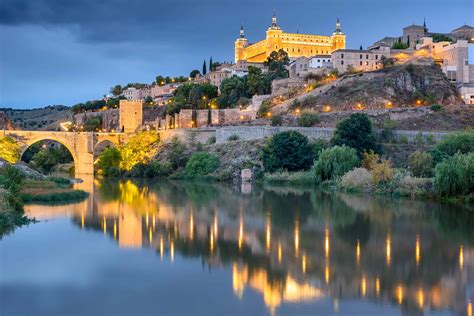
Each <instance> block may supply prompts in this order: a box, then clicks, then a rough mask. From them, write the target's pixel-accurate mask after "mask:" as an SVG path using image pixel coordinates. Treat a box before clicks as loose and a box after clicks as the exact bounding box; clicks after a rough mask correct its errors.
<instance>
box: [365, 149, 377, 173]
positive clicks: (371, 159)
mask: <svg viewBox="0 0 474 316" xmlns="http://www.w3.org/2000/svg"><path fill="white" fill-rule="evenodd" d="M379 159H380V158H379V155H377V154H376V153H375V152H374V151H373V150H370V151H369V152H364V153H363V154H362V167H364V168H365V169H367V170H372V168H373V166H374V165H375V164H376V163H377V162H378V161H379Z"/></svg>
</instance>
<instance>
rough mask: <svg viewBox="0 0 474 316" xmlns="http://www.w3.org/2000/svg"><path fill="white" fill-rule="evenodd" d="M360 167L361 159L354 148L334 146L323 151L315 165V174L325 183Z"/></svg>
mask: <svg viewBox="0 0 474 316" xmlns="http://www.w3.org/2000/svg"><path fill="white" fill-rule="evenodd" d="M358 165H359V159H358V157H357V152H356V150H355V149H354V148H349V147H346V146H334V147H332V148H327V149H323V150H322V151H321V153H320V154H319V157H318V160H317V161H316V162H315V164H314V172H315V175H316V177H317V178H318V179H319V180H321V181H324V180H330V179H333V178H335V177H341V176H342V175H344V174H345V173H346V172H348V171H350V170H352V169H354V168H355V167H357V166H358Z"/></svg>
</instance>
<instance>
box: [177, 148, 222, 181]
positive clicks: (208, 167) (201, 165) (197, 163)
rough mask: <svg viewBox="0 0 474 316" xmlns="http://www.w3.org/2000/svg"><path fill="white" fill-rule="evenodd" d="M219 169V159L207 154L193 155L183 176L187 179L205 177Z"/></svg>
mask: <svg viewBox="0 0 474 316" xmlns="http://www.w3.org/2000/svg"><path fill="white" fill-rule="evenodd" d="M218 167H219V158H217V157H216V156H214V155H211V154H209V153H204V152H197V153H194V154H193V155H192V156H191V158H190V159H189V161H188V163H187V164H186V168H185V169H184V174H185V175H186V176H188V177H195V176H206V175H208V174H210V173H211V172H214V171H215V170H216V169H217V168H218Z"/></svg>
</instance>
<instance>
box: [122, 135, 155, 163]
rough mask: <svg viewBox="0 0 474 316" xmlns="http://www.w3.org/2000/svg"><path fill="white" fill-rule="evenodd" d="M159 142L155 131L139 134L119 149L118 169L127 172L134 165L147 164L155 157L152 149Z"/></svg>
mask: <svg viewBox="0 0 474 316" xmlns="http://www.w3.org/2000/svg"><path fill="white" fill-rule="evenodd" d="M159 140H160V136H159V135H158V133H157V132H155V131H147V132H141V133H138V134H136V135H135V136H133V137H132V138H130V139H129V140H128V142H127V143H126V144H125V145H123V146H121V147H120V155H121V156H122V159H121V161H120V168H121V169H122V170H125V171H129V170H131V169H132V168H133V166H134V165H136V164H139V163H147V162H148V161H149V160H150V159H151V158H152V157H153V156H154V155H155V153H156V150H154V147H155V145H156V144H157V143H158V142H159Z"/></svg>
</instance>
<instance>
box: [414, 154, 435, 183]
mask: <svg viewBox="0 0 474 316" xmlns="http://www.w3.org/2000/svg"><path fill="white" fill-rule="evenodd" d="M408 168H409V169H410V171H411V172H412V173H413V175H414V176H415V177H430V176H431V173H432V170H433V158H432V157H431V155H430V154H429V153H427V152H423V151H419V150H417V151H415V152H414V153H412V154H411V155H410V156H409V157H408Z"/></svg>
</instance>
